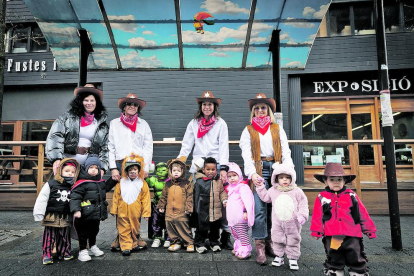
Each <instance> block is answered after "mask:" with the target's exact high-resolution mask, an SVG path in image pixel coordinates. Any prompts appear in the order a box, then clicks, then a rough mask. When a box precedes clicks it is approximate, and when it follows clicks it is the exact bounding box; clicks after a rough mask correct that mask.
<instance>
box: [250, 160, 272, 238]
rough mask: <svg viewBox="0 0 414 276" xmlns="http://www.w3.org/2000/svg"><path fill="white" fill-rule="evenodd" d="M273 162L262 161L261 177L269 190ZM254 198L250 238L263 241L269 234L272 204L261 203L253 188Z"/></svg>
mask: <svg viewBox="0 0 414 276" xmlns="http://www.w3.org/2000/svg"><path fill="white" fill-rule="evenodd" d="M272 165H273V162H268V161H263V166H262V176H263V178H264V180H265V186H266V189H269V188H270V186H271V185H272V184H271V178H272V172H273V170H272ZM253 196H254V215H255V217H254V225H253V227H252V238H253V239H255V240H263V239H265V238H267V236H268V235H269V234H270V229H271V228H272V219H271V216H272V204H271V203H265V202H263V201H262V200H261V199H260V197H259V195H258V194H257V192H256V187H254V188H253Z"/></svg>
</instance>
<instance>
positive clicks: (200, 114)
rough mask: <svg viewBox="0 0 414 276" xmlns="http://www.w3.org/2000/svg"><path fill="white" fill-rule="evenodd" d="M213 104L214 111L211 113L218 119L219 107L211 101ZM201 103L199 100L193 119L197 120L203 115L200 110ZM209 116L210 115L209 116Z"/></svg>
mask: <svg viewBox="0 0 414 276" xmlns="http://www.w3.org/2000/svg"><path fill="white" fill-rule="evenodd" d="M213 104H214V112H213V114H212V115H214V117H216V119H218V118H219V117H220V112H219V107H218V104H216V103H213ZM202 105H203V102H199V103H198V110H197V112H196V114H195V115H194V119H196V120H197V121H198V120H199V119H200V118H201V117H203V116H204V114H203V111H202V110H201V106H202ZM210 118H211V116H210Z"/></svg>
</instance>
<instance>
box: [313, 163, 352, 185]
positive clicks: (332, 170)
mask: <svg viewBox="0 0 414 276" xmlns="http://www.w3.org/2000/svg"><path fill="white" fill-rule="evenodd" d="M313 176H314V177H315V178H316V179H317V180H319V181H320V182H322V183H325V181H324V179H323V178H324V177H330V176H343V177H344V180H345V184H347V183H350V182H352V180H354V179H355V178H356V175H355V174H346V173H345V171H344V168H343V167H342V165H341V164H340V163H332V162H329V163H326V166H325V172H324V173H323V174H314V175H313Z"/></svg>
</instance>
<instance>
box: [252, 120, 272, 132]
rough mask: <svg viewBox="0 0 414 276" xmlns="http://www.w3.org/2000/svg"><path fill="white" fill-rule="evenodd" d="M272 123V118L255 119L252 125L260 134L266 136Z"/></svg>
mask: <svg viewBox="0 0 414 276" xmlns="http://www.w3.org/2000/svg"><path fill="white" fill-rule="evenodd" d="M271 121H272V120H271V119H270V116H264V117H253V119H252V125H253V127H254V129H255V130H256V131H257V132H259V133H260V134H262V135H265V134H266V132H267V130H268V129H269V126H270V122H271Z"/></svg>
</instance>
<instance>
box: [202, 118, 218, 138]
mask: <svg viewBox="0 0 414 276" xmlns="http://www.w3.org/2000/svg"><path fill="white" fill-rule="evenodd" d="M216 121H217V120H216V117H214V115H213V116H211V118H210V120H208V121H207V120H206V119H205V118H204V117H201V118H200V119H199V120H198V132H197V138H201V137H203V136H204V135H206V134H207V132H209V130H210V129H212V128H213V126H214V124H215V123H216Z"/></svg>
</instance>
